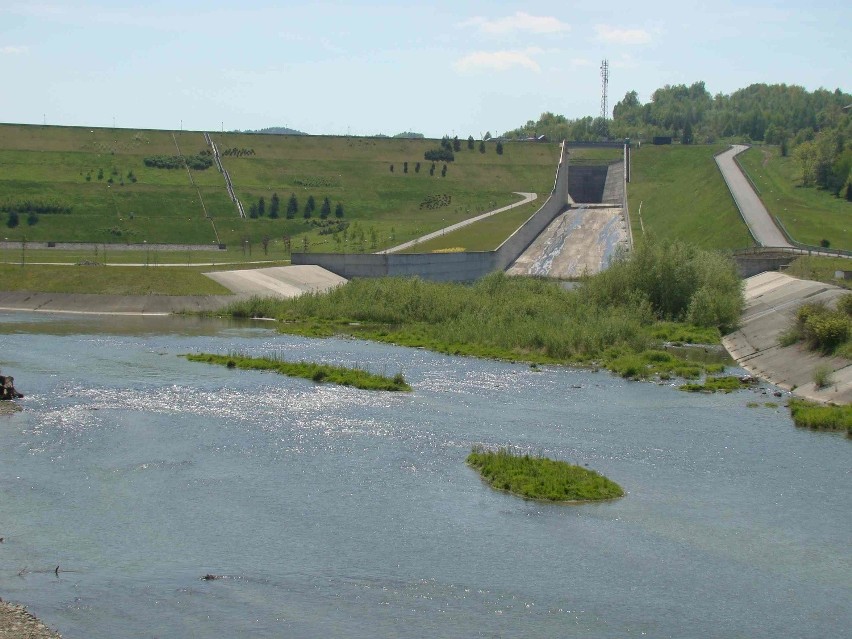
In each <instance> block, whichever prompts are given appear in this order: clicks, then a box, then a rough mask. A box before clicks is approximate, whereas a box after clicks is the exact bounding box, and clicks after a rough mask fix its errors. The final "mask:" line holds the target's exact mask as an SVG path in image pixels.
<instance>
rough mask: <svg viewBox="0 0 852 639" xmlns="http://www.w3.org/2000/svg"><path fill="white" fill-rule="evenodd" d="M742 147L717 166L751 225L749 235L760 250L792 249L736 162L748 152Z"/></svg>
mask: <svg viewBox="0 0 852 639" xmlns="http://www.w3.org/2000/svg"><path fill="white" fill-rule="evenodd" d="M747 149H748V147H747V146H745V145H743V144H735V145H733V146H732V147H731V148H730V149H728V150H727V151H725V152H724V153H720V154H719V155H717V156H716V165H717V166H718V167H719V170H720V171H721V172H722V177H723V178H724V179H725V183H726V184H727V185H728V189H730V191H731V195H732V196H733V197H734V202H735V203H736V205H737V208H738V209H739V210H740V214H741V215H742V216H743V220H744V221H745V223H746V224H747V225H748V228H749V231H751V235H752V237H753V238H754V241H755V242H757V243H758V244H759V245H760V246H771V247H778V246H783V247H791V244H790V243H789V242H788V241H787V238H785V237H784V234H783V233H781V231H780V229H779V228H778V226H777V225H776V224H775V221H774V220H773V219H772V216H771V215H770V214H769V211H767V210H766V207H765V206H763V202H761V201H760V197H759V196H758V195H757V193H755V191H754V189H753V188H752V186H751V182H750V181H749V179H748V178H747V177H746V176H745V175H744V174H743V172H742V170H741V169H740V167H739V165H738V164H737V162H736V161H735V160H734V158H735V157H736V156H737V155H739V154H740V153H742V152H743V151H745V150H747Z"/></svg>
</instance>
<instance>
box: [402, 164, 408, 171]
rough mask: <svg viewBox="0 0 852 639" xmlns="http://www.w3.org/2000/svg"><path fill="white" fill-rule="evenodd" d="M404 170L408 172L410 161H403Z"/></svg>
mask: <svg viewBox="0 0 852 639" xmlns="http://www.w3.org/2000/svg"><path fill="white" fill-rule="evenodd" d="M402 172H403V173H408V162H403V163H402Z"/></svg>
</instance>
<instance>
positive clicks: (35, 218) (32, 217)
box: [27, 211, 38, 226]
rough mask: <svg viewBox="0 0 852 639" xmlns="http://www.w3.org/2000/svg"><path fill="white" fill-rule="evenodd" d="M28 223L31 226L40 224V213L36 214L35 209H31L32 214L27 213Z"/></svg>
mask: <svg viewBox="0 0 852 639" xmlns="http://www.w3.org/2000/svg"><path fill="white" fill-rule="evenodd" d="M27 224H28V225H29V226H35V225H36V224H38V215H36V212H35V211H30V214H29V215H27Z"/></svg>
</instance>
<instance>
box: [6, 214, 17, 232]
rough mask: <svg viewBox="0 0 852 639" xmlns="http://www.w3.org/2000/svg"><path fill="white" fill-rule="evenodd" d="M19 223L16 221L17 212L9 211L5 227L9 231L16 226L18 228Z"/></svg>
mask: <svg viewBox="0 0 852 639" xmlns="http://www.w3.org/2000/svg"><path fill="white" fill-rule="evenodd" d="M19 223H20V220H19V219H18V212H17V211H9V219H8V220H7V222H6V226H8V227H9V228H10V229H13V228H15V227H16V226H18V224H19Z"/></svg>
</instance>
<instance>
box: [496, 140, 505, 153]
mask: <svg viewBox="0 0 852 639" xmlns="http://www.w3.org/2000/svg"><path fill="white" fill-rule="evenodd" d="M495 150H496V151H497V155H503V143H502V142H498V143H497V148H496V149H495Z"/></svg>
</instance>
